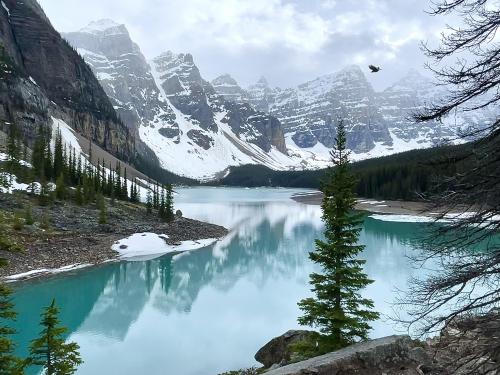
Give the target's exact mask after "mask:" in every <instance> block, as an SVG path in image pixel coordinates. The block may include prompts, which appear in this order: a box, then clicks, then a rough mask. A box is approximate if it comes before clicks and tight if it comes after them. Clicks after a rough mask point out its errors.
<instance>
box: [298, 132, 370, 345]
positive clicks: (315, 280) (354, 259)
mask: <svg viewBox="0 0 500 375" xmlns="http://www.w3.org/2000/svg"><path fill="white" fill-rule="evenodd" d="M335 141H336V145H335V147H334V149H333V150H332V152H331V156H332V161H333V164H334V168H333V169H330V170H329V172H328V175H327V177H326V179H325V181H323V184H322V189H321V190H322V192H323V194H324V198H323V203H322V206H321V208H322V211H323V221H324V223H325V240H324V241H323V240H316V251H314V252H311V253H310V258H311V260H312V261H314V262H315V263H317V264H319V265H320V266H321V267H322V269H323V273H322V274H320V273H313V274H311V284H312V286H313V289H312V291H313V292H314V293H315V295H316V296H315V298H307V299H304V300H302V301H300V302H299V307H300V308H301V310H302V311H303V312H304V315H303V316H302V317H300V318H299V323H300V324H302V325H308V326H315V327H318V328H320V332H321V334H322V335H321V337H320V342H321V345H320V346H319V348H318V350H319V351H322V352H327V351H332V350H336V349H340V348H342V347H345V346H347V345H350V344H352V343H353V342H356V341H357V340H365V339H367V337H368V331H369V330H370V325H369V322H370V321H373V320H376V319H378V316H379V315H378V313H376V312H373V311H372V309H373V307H374V304H373V301H371V300H370V299H366V298H363V297H362V296H361V294H360V291H361V290H362V289H363V288H364V287H366V286H367V285H369V284H371V283H372V282H373V281H372V280H369V279H368V277H367V276H366V274H365V273H363V265H364V264H365V261H364V260H360V259H358V255H359V254H360V253H361V252H362V251H363V249H364V246H361V245H358V244H357V241H358V238H359V233H360V231H361V224H362V217H361V215H360V214H357V213H355V212H354V211H353V210H354V206H355V204H356V200H355V197H354V193H353V190H354V187H355V184H356V181H355V178H354V176H353V175H352V174H351V172H350V168H349V152H348V151H347V149H346V135H345V129H344V125H343V123H340V124H339V126H338V131H337V138H336V140H335Z"/></svg>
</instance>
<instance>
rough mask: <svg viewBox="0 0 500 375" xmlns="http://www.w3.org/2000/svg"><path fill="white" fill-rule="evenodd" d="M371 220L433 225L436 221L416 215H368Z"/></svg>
mask: <svg viewBox="0 0 500 375" xmlns="http://www.w3.org/2000/svg"><path fill="white" fill-rule="evenodd" d="M369 217H370V218H372V219H375V220H380V221H389V222H398V223H433V222H435V221H436V219H434V218H433V217H429V216H417V215H378V214H376V215H370V216H369Z"/></svg>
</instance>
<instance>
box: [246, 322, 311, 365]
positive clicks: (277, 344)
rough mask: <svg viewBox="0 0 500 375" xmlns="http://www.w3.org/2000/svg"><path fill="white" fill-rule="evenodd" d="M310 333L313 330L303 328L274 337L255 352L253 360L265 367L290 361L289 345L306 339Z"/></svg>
mask: <svg viewBox="0 0 500 375" xmlns="http://www.w3.org/2000/svg"><path fill="white" fill-rule="evenodd" d="M311 335H314V332H312V331H303V330H291V331H288V332H286V333H285V334H283V335H281V336H278V337H275V338H274V339H272V340H271V341H269V342H268V343H267V344H266V345H264V346H263V347H262V348H261V349H260V350H259V351H258V352H257V353H256V354H255V360H257V361H258V362H260V363H262V364H263V365H264V367H265V368H269V367H271V366H273V365H274V364H281V365H283V364H286V363H290V360H291V356H292V353H291V350H290V346H291V345H292V344H295V343H297V342H300V341H304V340H307V339H308V338H309V337H310V336H311Z"/></svg>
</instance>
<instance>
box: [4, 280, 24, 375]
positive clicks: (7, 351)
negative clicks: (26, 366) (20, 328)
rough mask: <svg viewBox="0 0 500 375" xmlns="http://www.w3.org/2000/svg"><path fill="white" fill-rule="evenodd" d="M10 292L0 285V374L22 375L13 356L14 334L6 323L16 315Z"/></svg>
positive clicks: (18, 362) (18, 364)
mask: <svg viewBox="0 0 500 375" xmlns="http://www.w3.org/2000/svg"><path fill="white" fill-rule="evenodd" d="M11 295H12V291H11V290H10V289H9V288H8V287H7V286H6V285H5V284H2V283H0V374H2V375H4V374H5V375H16V374H19V375H20V374H22V369H21V368H22V366H21V361H20V360H19V359H18V358H17V357H16V356H14V349H15V345H14V343H13V341H12V339H11V336H12V335H14V334H15V333H16V331H15V330H14V329H12V328H11V327H10V326H9V325H8V322H12V321H14V320H15V319H16V316H17V313H16V312H15V311H14V309H13V308H14V305H13V303H12V301H11Z"/></svg>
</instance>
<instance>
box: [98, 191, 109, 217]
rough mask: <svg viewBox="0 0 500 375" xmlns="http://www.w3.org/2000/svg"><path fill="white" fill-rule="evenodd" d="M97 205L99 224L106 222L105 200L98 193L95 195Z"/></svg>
mask: <svg viewBox="0 0 500 375" xmlns="http://www.w3.org/2000/svg"><path fill="white" fill-rule="evenodd" d="M97 206H98V208H99V224H106V223H107V222H108V213H107V209H106V202H105V200H104V196H103V195H102V194H100V193H99V194H98V195H97Z"/></svg>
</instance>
